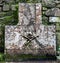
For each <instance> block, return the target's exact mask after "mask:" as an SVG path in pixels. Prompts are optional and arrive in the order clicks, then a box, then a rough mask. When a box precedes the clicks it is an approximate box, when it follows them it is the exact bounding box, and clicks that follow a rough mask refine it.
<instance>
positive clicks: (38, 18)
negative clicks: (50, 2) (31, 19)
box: [36, 3, 42, 24]
mask: <svg viewBox="0 0 60 63" xmlns="http://www.w3.org/2000/svg"><path fill="white" fill-rule="evenodd" d="M41 8H42V6H41V3H36V24H42V11H41V10H42V9H41Z"/></svg>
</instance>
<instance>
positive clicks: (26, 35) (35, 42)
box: [5, 25, 56, 54]
mask: <svg viewBox="0 0 60 63" xmlns="http://www.w3.org/2000/svg"><path fill="white" fill-rule="evenodd" d="M29 28H30V30H29ZM29 28H28V27H25V26H6V27H5V48H6V49H21V50H20V51H22V53H24V54H29V53H31V54H38V53H39V52H38V51H37V52H36V49H37V50H39V49H45V50H47V49H49V50H53V51H56V35H55V26H44V25H36V33H35V32H34V31H33V32H32V30H33V29H34V28H32V29H31V27H29ZM28 50H29V51H28ZM34 50H35V52H36V53H33V51H34ZM42 51H43V50H41V51H40V52H42ZM53 51H51V52H53ZM54 53H55V52H54ZM45 54H46V53H45Z"/></svg>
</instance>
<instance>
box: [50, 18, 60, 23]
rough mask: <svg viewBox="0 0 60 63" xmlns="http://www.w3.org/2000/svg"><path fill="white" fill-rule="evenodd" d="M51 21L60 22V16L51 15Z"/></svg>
mask: <svg viewBox="0 0 60 63" xmlns="http://www.w3.org/2000/svg"><path fill="white" fill-rule="evenodd" d="M49 22H60V17H49Z"/></svg>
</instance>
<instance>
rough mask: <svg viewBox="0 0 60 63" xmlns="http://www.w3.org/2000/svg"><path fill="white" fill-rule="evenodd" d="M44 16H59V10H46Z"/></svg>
mask: <svg viewBox="0 0 60 63" xmlns="http://www.w3.org/2000/svg"><path fill="white" fill-rule="evenodd" d="M45 14H46V15H47V16H60V9H59V8H51V9H48V10H47V11H46V13H45Z"/></svg>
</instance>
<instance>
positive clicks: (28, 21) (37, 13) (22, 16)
mask: <svg viewBox="0 0 60 63" xmlns="http://www.w3.org/2000/svg"><path fill="white" fill-rule="evenodd" d="M35 8H36V9H35ZM41 16H42V14H41V3H36V4H34V3H19V22H18V25H21V24H22V25H32V24H41V23H42V17H41Z"/></svg>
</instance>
